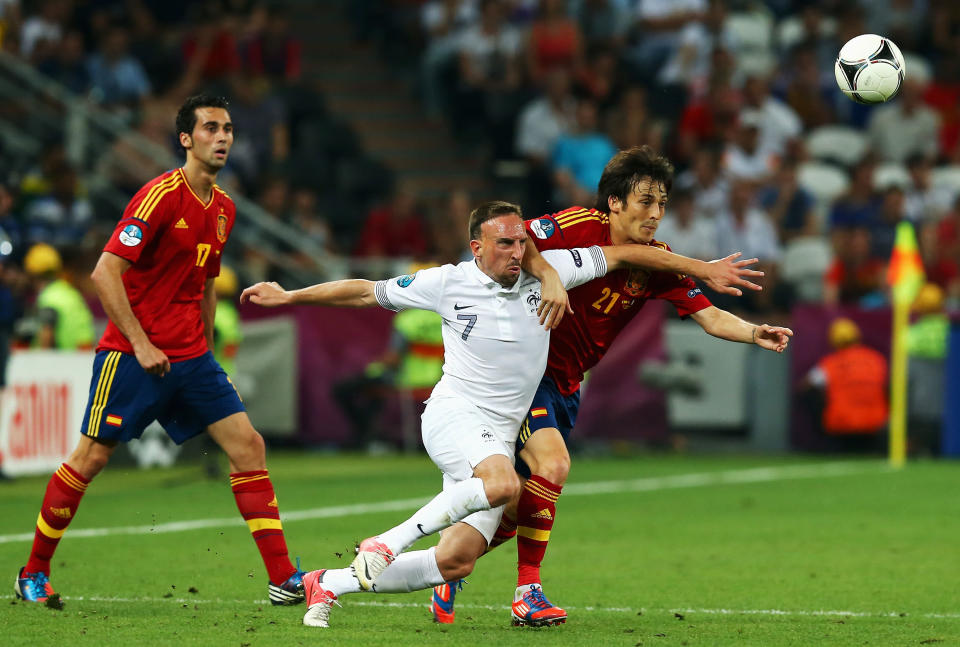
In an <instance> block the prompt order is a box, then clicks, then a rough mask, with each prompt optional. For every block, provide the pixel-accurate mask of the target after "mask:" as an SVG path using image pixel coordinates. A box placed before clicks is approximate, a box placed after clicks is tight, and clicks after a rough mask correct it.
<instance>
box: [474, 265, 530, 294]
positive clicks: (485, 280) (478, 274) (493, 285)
mask: <svg viewBox="0 0 960 647" xmlns="http://www.w3.org/2000/svg"><path fill="white" fill-rule="evenodd" d="M466 265H467V272H468V273H469V274H471V275H473V277H474V278H475V279H476V280H477V281H478V282H479V283H480V284H481V285H483V286H484V287H486V288H487V289H490V290H493V289H496V290H497V292H500V293H505V294H511V293H518V292H520V284H521V283H523V279H524V276H525V275H526V272H524V271H523V270H520V276H519V277H517V282H516V283H514V284H513V287H510V288H505V287H503V286H502V285H500V284H499V283H497V282H496V281H494V280H493V279H491V278H490V277H489V276H487V275H486V274H485V273H484V272H483V270H481V269H480V266H479V265H477V259H473V260H472V261H467V262H466Z"/></svg>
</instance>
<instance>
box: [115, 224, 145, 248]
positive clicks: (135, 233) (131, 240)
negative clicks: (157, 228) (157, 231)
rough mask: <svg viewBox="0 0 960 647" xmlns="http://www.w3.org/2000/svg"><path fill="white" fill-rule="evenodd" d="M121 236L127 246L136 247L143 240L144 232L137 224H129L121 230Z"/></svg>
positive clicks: (121, 240)
mask: <svg viewBox="0 0 960 647" xmlns="http://www.w3.org/2000/svg"><path fill="white" fill-rule="evenodd" d="M119 238H120V242H121V243H123V244H124V245H126V246H127V247H136V246H137V245H139V244H140V243H142V242H143V232H142V231H140V228H139V227H137V226H136V225H127V226H126V227H124V228H123V231H121V232H120V236H119Z"/></svg>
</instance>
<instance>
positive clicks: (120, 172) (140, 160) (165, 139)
mask: <svg viewBox="0 0 960 647" xmlns="http://www.w3.org/2000/svg"><path fill="white" fill-rule="evenodd" d="M176 114H177V107H176V106H172V105H170V104H168V103H166V102H165V101H162V100H160V99H152V98H149V99H146V100H145V101H144V103H143V107H142V109H141V110H140V113H139V115H137V117H136V118H137V120H138V121H137V122H135V124H136V129H135V130H127V131H125V132H123V133H122V134H121V135H120V136H119V137H117V138H116V139H115V140H114V141H113V145H112V146H111V147H110V149H109V150H108V151H107V152H106V153H104V154H103V155H102V156H101V157H100V161H99V164H98V165H97V171H98V172H99V173H101V174H102V175H104V176H106V177H107V178H108V179H109V180H110V182H111V183H113V184H114V185H116V187H117V188H118V189H120V190H122V191H123V192H124V193H130V194H133V193H136V192H137V190H138V189H139V188H140V187H142V186H143V185H144V184H146V183H147V182H148V181H149V180H150V179H151V178H155V177H157V176H158V175H160V174H161V173H163V172H164V171H166V170H167V167H168V166H167V164H165V163H164V162H165V161H166V160H164V159H163V157H162V156H160V155H158V154H157V149H161V150H163V149H166V150H169V149H170V143H171V142H170V121H171V119H173V116H174V115H176ZM143 139H147V140H148V141H149V142H151V143H152V144H154V145H155V146H156V147H157V148H149V147H146V146H144V145H143Z"/></svg>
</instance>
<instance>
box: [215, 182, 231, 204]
mask: <svg viewBox="0 0 960 647" xmlns="http://www.w3.org/2000/svg"><path fill="white" fill-rule="evenodd" d="M213 190H214V191H219V192H220V193H222V194H223V197H225V198H226V199H228V200H233V198H231V197H230V194H228V193H227V192H226V191H224V190H223V189H221V188H220V187H219V186H218V185H216V184H214V185H213Z"/></svg>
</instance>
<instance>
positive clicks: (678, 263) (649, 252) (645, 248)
mask: <svg viewBox="0 0 960 647" xmlns="http://www.w3.org/2000/svg"><path fill="white" fill-rule="evenodd" d="M603 254H604V256H606V258H607V268H608V270H609V271H613V270H619V269H623V268H625V267H642V268H644V269H648V270H654V271H660V272H673V273H675V274H686V275H687V276H692V277H694V278H697V279H700V280H701V281H703V282H704V283H705V284H706V285H707V287H708V288H710V289H711V290H713V291H714V292H720V293H722V294H733V295H735V296H740V295H741V294H743V292H741V291H740V289H739V288H747V289H748V290H762V289H763V288H761V287H760V286H759V285H757V284H756V283H752V282H750V281H749V280H748V278H758V277H761V276H763V272H760V271H758V270H751V269H749V266H750V265H753V264H754V263H756V262H758V261H757V259H756V258H750V259H746V260H737V259H738V258H740V256H741V254H740V252H736V253H735V254H730V255H729V256H727V257H726V258H721V259H718V260H715V261H701V260H697V259H695V258H688V257H686V256H681V255H680V254H674V253H673V252H668V251H667V250H665V249H660V248H659V247H654V246H652V245H637V244H629V245H613V246H610V247H604V248H603ZM738 286H739V287H738Z"/></svg>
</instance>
